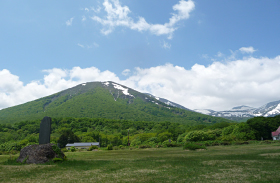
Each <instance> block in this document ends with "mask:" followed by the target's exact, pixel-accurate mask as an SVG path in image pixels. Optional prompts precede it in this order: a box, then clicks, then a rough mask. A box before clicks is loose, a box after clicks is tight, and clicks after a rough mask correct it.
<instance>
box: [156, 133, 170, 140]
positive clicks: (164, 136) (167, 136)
mask: <svg viewBox="0 0 280 183" xmlns="http://www.w3.org/2000/svg"><path fill="white" fill-rule="evenodd" d="M171 138H172V133H169V132H163V133H160V134H158V141H159V142H164V141H166V140H168V139H171Z"/></svg>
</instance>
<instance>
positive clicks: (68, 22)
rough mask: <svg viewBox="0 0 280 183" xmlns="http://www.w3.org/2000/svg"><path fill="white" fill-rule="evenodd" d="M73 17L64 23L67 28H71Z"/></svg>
mask: <svg viewBox="0 0 280 183" xmlns="http://www.w3.org/2000/svg"><path fill="white" fill-rule="evenodd" d="M73 19H74V17H72V18H70V19H69V20H67V21H66V25H67V26H71V25H72V22H73Z"/></svg>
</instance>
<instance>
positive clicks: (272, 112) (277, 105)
mask: <svg viewBox="0 0 280 183" xmlns="http://www.w3.org/2000/svg"><path fill="white" fill-rule="evenodd" d="M194 111H196V112H200V113H202V114H207V115H210V116H215V117H223V118H226V119H230V120H235V121H242V120H243V121H244V120H246V119H249V118H253V117H257V116H264V117H273V116H276V115H279V114H280V100H279V101H274V102H269V103H267V104H265V105H263V106H261V107H259V108H253V107H249V106H245V105H242V106H237V107H233V108H232V109H231V110H224V111H214V110H211V109H196V110H194Z"/></svg>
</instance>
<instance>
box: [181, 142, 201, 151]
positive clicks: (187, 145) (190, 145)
mask: <svg viewBox="0 0 280 183" xmlns="http://www.w3.org/2000/svg"><path fill="white" fill-rule="evenodd" d="M183 149H187V150H193V151H194V150H196V149H206V147H205V146H204V145H198V144H195V143H185V144H184V146H183Z"/></svg>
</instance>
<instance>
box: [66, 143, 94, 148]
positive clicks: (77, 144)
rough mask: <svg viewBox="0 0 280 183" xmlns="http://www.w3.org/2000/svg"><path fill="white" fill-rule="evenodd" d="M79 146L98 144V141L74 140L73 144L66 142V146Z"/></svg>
mask: <svg viewBox="0 0 280 183" xmlns="http://www.w3.org/2000/svg"><path fill="white" fill-rule="evenodd" d="M71 146H75V147H80V146H99V142H74V144H66V147H71Z"/></svg>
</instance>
